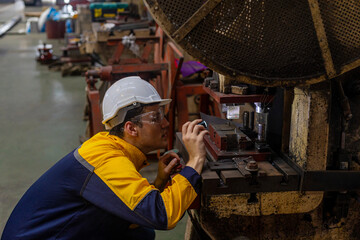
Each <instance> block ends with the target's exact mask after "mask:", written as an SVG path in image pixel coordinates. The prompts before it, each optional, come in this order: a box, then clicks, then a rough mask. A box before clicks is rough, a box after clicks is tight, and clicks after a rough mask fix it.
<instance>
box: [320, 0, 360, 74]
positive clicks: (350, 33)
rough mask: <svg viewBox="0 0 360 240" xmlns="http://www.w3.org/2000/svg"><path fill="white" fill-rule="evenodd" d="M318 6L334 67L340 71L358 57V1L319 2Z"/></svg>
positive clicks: (359, 37) (359, 18)
mask: <svg viewBox="0 0 360 240" xmlns="http://www.w3.org/2000/svg"><path fill="white" fill-rule="evenodd" d="M319 4H320V9H321V16H322V20H323V22H324V26H325V30H326V36H327V39H328V42H329V47H330V51H331V55H332V58H333V62H334V66H335V69H336V70H337V71H341V67H343V66H344V65H346V64H348V63H350V62H352V61H354V60H356V59H358V58H359V56H360V1H358V0H347V1H329V0H320V1H319Z"/></svg>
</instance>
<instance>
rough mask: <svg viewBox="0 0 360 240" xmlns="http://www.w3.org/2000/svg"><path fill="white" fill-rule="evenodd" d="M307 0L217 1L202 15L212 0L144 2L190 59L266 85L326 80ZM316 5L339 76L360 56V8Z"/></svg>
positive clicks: (353, 0) (352, 0)
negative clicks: (182, 34) (191, 57)
mask: <svg viewBox="0 0 360 240" xmlns="http://www.w3.org/2000/svg"><path fill="white" fill-rule="evenodd" d="M310 1H315V2H316V1H317V0H309V1H307V0H296V1H284V0H273V1H265V0H242V1H239V0H222V1H218V2H219V3H217V4H215V5H214V6H215V7H213V8H211V9H210V10H209V11H208V12H206V13H204V14H202V12H204V11H205V10H206V8H204V6H205V5H206V4H208V3H209V2H217V0H213V1H212V0H208V1H190V0H172V1H166V0H145V2H146V3H147V5H148V7H149V9H150V11H151V12H152V14H153V16H154V17H155V18H156V19H157V21H158V23H159V25H161V27H162V28H163V29H164V30H165V32H167V33H168V35H169V36H172V37H173V38H174V39H175V41H176V42H177V43H178V44H179V45H180V46H181V47H182V48H183V49H184V50H185V51H187V52H188V53H189V54H190V55H192V56H193V57H195V58H196V59H198V60H200V61H201V62H203V63H204V64H206V65H207V66H208V67H210V68H212V69H213V70H215V71H217V72H220V73H222V74H224V75H227V76H231V77H233V78H236V79H241V80H244V81H245V82H248V83H253V84H256V85H267V86H270V85H273V86H275V85H299V84H306V83H312V82H314V79H321V80H324V79H326V78H325V77H324V76H326V70H325V67H324V61H325V60H324V59H323V54H322V53H323V52H324V51H327V50H324V49H323V48H321V47H320V45H319V36H317V31H319V30H318V28H317V29H316V28H315V27H314V20H313V18H314V16H313V15H312V13H313V14H314V12H312V9H311V7H310V5H309V2H310ZM318 4H319V7H320V10H321V11H320V12H321V16H320V18H321V19H322V22H323V27H324V29H325V31H326V37H327V38H328V39H327V41H328V46H329V49H330V50H329V51H330V52H331V54H332V57H333V63H334V67H335V69H336V70H337V72H341V68H342V66H344V65H346V64H347V63H350V62H353V61H355V60H356V59H357V58H359V56H360V33H359V29H360V3H359V1H357V0H349V1H341V0H338V1H336V0H333V1H329V0H319V2H318ZM200 8H201V10H199V9H200ZM204 9H205V10H204ZM199 15H200V16H201V17H202V18H201V20H200V21H198V22H196V23H194V24H193V26H190V30H189V31H188V32H186V34H184V36H183V37H182V38H181V39H180V40H176V39H177V38H176V36H174V34H175V32H176V34H177V33H178V32H179V29H180V30H184V29H186V28H189V25H191V22H194V21H196V17H198V16H199ZM188 22H190V24H189V25H187V23H188ZM354 29H355V30H354ZM180 33H181V31H180ZM317 81H320V80H317Z"/></svg>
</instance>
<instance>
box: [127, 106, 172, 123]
mask: <svg viewBox="0 0 360 240" xmlns="http://www.w3.org/2000/svg"><path fill="white" fill-rule="evenodd" d="M164 117H165V116H164V109H163V108H162V107H160V108H159V109H158V110H157V111H151V112H146V113H142V114H140V115H137V116H135V117H133V119H137V120H141V121H142V122H146V123H150V124H160V123H161V122H162V121H163V119H164Z"/></svg>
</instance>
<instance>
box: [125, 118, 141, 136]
mask: <svg viewBox="0 0 360 240" xmlns="http://www.w3.org/2000/svg"><path fill="white" fill-rule="evenodd" d="M137 127H138V126H137V125H136V124H134V123H133V122H130V121H127V122H126V123H125V125H124V133H126V134H128V135H130V136H133V137H136V136H137V135H138V131H137Z"/></svg>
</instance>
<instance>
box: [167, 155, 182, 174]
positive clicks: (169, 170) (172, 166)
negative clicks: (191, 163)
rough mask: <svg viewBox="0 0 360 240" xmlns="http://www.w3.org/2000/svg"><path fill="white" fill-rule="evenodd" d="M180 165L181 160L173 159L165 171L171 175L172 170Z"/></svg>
mask: <svg viewBox="0 0 360 240" xmlns="http://www.w3.org/2000/svg"><path fill="white" fill-rule="evenodd" d="M179 163H180V160H179V159H176V158H173V159H172V160H171V161H170V162H169V164H168V165H167V166H166V168H165V171H166V172H168V173H170V172H171V170H172V169H173V168H174V167H175V166H176V165H178V164H179Z"/></svg>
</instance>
